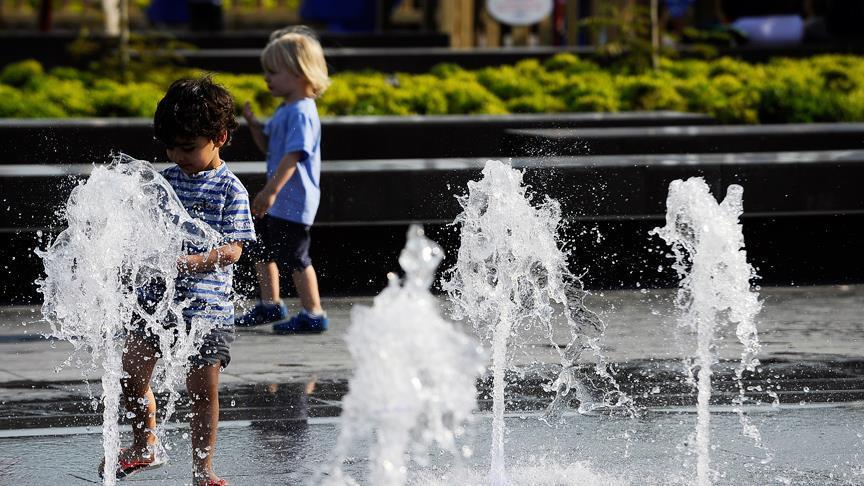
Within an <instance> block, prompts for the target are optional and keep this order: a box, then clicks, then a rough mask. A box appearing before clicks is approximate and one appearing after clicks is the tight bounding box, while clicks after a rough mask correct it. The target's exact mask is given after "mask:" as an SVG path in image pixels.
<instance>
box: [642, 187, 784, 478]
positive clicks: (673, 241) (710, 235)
mask: <svg viewBox="0 0 864 486" xmlns="http://www.w3.org/2000/svg"><path fill="white" fill-rule="evenodd" d="M743 193H744V189H743V188H742V187H741V186H738V185H734V184H733V185H730V186H729V188H728V189H727V191H726V198H725V199H724V200H723V202H721V203H720V204H718V203H717V201H716V199H714V196H713V195H711V192H710V190H709V188H708V185H707V184H706V183H705V181H704V180H703V179H702V178H701V177H693V178H690V179H688V180H686V181H681V180H676V181H673V182H672V183H671V184H670V185H669V195H668V197H667V199H666V226H664V227H662V228H654V229H653V230H652V231H651V234H655V235H658V236H659V237H661V238H662V239H663V240H664V241H666V243H667V244H668V245H669V246H670V247H671V248H672V255H673V256H674V258H675V263H674V264H673V267H674V268H675V270H676V271H677V272H678V275H679V276H680V277H681V282H680V286H679V289H678V294H677V296H676V299H675V303H676V306H677V307H678V308H679V309H680V311H681V318H680V322H681V324H682V325H685V326H687V327H689V328H690V329H692V330H693V331H694V332H695V333H696V342H697V350H696V356H695V358H694V359H693V362H692V364H691V365H690V366H689V367H688V376H689V378H690V380H691V382H692V381H693V379H694V378H693V374H694V371H696V370H698V374H697V377H696V381H697V387H698V404H697V410H698V412H697V425H696V455H697V463H696V475H697V483H698V484H699V486H707V485H710V484H711V483H712V478H711V474H712V472H711V468H710V456H709V451H710V445H711V438H710V413H709V410H708V404H709V401H710V399H711V374H712V371H711V367H712V365H714V363H716V361H717V358H716V356H715V347H716V338H717V333H718V331H719V329H720V328H721V326H724V325H729V324H733V323H734V324H736V330H735V334H736V336H737V337H738V340H739V341H740V342H741V344H742V345H743V351H742V353H741V362H740V364H739V366H738V369H737V370H736V378H737V379H738V389H739V397H738V400H737V403H738V405H739V407H737V408H738V413H739V417H740V419H741V423H742V425H743V426H744V433H745V435H747V436H748V437H750V438H751V439H753V440H754V441H756V445H757V446H758V447H760V448H763V447H762V444H761V438H760V436H759V431H758V430H757V429H756V427H755V426H753V425H752V424H751V423H750V422H749V420H748V419H747V418H746V417H745V416H744V414H743V411H742V410H741V408H740V405H741V404H743V402H744V398H745V397H744V389H743V385H742V384H741V377H742V375H743V373H744V371H745V370H749V371H753V370H755V367H756V366H757V365H758V364H759V361H758V360H757V359H756V355H757V353H758V352H759V347H760V345H759V337H758V335H757V333H756V326H755V324H754V319H755V317H756V315H757V314H758V313H759V311H760V309H761V307H762V304H761V302H760V301H759V295H758V293H757V292H755V291H754V290H751V287H750V281H751V279H754V278H756V272H755V271H754V269H753V267H751V266H750V264H749V263H747V252H746V251H745V250H744V235H743V233H742V232H741V224H740V223H739V222H738V218H739V217H740V216H741V213H742V212H743V201H742V195H743ZM763 449H764V448H763ZM769 457H770V455H769Z"/></svg>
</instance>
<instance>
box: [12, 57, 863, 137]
mask: <svg viewBox="0 0 864 486" xmlns="http://www.w3.org/2000/svg"><path fill="white" fill-rule="evenodd" d="M630 71H631V70H625V69H620V70H616V69H614V68H600V67H599V66H598V65H597V64H595V63H594V62H592V61H589V60H585V59H581V58H579V57H577V56H575V55H573V54H569V53H562V54H557V55H555V56H554V57H552V58H550V59H548V60H546V61H545V62H543V63H541V62H539V61H537V60H536V59H528V60H524V61H520V62H518V63H516V64H514V65H509V66H500V67H488V68H483V69H479V70H465V69H462V68H461V67H459V66H457V65H454V64H439V65H437V66H435V67H434V68H432V70H431V71H430V73H428V74H419V75H414V74H403V73H397V74H394V75H385V74H382V73H379V72H371V71H366V72H345V73H340V74H337V75H335V76H334V77H333V82H332V84H331V86H330V88H329V89H328V91H327V92H326V93H325V94H324V95H323V96H322V97H321V98H320V99H319V100H318V107H319V110H320V112H321V114H322V115H411V114H421V115H429V114H448V113H452V114H505V113H557V112H563V111H575V112H579V111H598V112H599V111H606V112H614V111H619V110H622V109H623V110H676V111H691V112H698V113H706V114H709V115H711V116H713V117H715V118H717V119H718V120H719V121H720V122H723V123H760V122H762V123H783V122H821V121H862V120H864V58H861V57H858V56H850V55H825V56H816V57H813V58H810V59H799V60H792V59H776V60H773V61H771V62H769V63H767V64H749V63H746V62H743V61H740V60H736V59H731V58H721V59H716V60H713V61H704V60H695V59H687V60H670V59H662V60H661V62H660V66H659V68H658V69H657V70H654V71H647V72H644V73H642V74H630ZM205 74H206V73H205V72H203V71H201V70H197V69H189V68H170V69H157V70H150V71H146V72H140V73H138V74H137V77H136V78H135V79H134V80H132V81H130V82H128V83H127V84H122V83H120V82H118V81H115V80H111V79H108V78H105V77H103V76H100V75H97V74H95V73H94V72H88V71H79V70H76V69H72V68H66V67H61V68H54V69H52V70H50V71H49V72H47V73H46V72H45V71H44V69H43V68H42V66H41V65H40V64H39V63H38V62H36V61H33V60H29V61H23V62H19V63H14V64H10V65H8V66H6V67H5V68H3V69H2V71H0V117H21V118H46V117H84V116H109V117H110V116H115V117H129V116H134V117H150V116H152V115H153V112H154V110H155V107H156V103H157V102H158V100H159V99H160V98H161V96H162V95H163V93H164V91H165V89H166V88H167V87H168V85H170V83H171V82H173V81H174V80H175V79H178V78H181V77H198V76H202V75H205ZM214 79H215V80H216V81H217V82H219V83H221V84H223V85H224V86H225V87H226V88H228V90H229V91H231V93H232V94H233V95H234V97H235V101H236V105H235V109H236V110H237V113H238V115H239V114H240V112H241V110H242V106H243V104H244V103H245V102H247V101H249V102H250V103H251V104H252V107H253V109H254V110H255V111H256V113H258V114H259V115H262V116H266V115H268V114H270V113H272V111H273V110H274V109H275V108H276V106H277V105H278V103H279V102H280V100H278V99H275V98H273V97H272V96H271V95H270V93H269V91H268V90H267V86H266V83H265V82H264V80H263V78H262V77H261V76H260V75H248V74H230V73H217V74H215V75H214Z"/></svg>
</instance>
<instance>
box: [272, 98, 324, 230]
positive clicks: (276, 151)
mask: <svg viewBox="0 0 864 486" xmlns="http://www.w3.org/2000/svg"><path fill="white" fill-rule="evenodd" d="M264 134H265V135H267V136H268V137H269V139H268V141H267V178H268V179H269V178H271V177H273V174H274V173H275V172H276V168H277V167H279V162H280V161H281V160H282V157H284V156H285V154H288V153H290V152H302V155H300V160H299V161H298V162H297V170H296V171H295V172H294V175H292V176H291V178H290V179H288V182H286V183H285V186H284V187H282V190H281V191H279V194H277V195H276V202H275V203H273V206H272V207H271V208H270V210H269V211H267V214H269V215H270V216H274V217H276V218H280V219H284V220H287V221H292V222H295V223H301V224H304V225H307V226H312V223H313V222H314V221H315V213H317V212H318V203H319V202H320V201H321V188H320V185H319V183H320V179H321V121H320V120H319V119H318V108H317V107H316V106H315V100H313V99H312V98H304V99H302V100H300V101H296V102H294V103H290V104H284V103H283V104H282V105H280V106H279V108H277V109H276V113H274V114H273V117H272V118H270V121H268V122H267V124H266V125H264Z"/></svg>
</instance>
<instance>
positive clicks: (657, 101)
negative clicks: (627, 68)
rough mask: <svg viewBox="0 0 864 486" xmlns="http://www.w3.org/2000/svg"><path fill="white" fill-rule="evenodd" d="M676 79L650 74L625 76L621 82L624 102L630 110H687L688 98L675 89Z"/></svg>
mask: <svg viewBox="0 0 864 486" xmlns="http://www.w3.org/2000/svg"><path fill="white" fill-rule="evenodd" d="M675 86H676V83H675V79H674V78H672V77H668V76H667V77H664V78H659V77H655V76H653V75H650V74H646V75H639V76H632V77H628V78H625V79H623V80H622V81H621V83H620V90H621V100H622V104H623V105H624V106H625V107H626V108H627V109H630V110H674V111H685V110H686V109H687V100H685V99H684V97H682V96H681V95H680V94H679V93H678V91H676V89H675Z"/></svg>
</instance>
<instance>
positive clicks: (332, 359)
mask: <svg viewBox="0 0 864 486" xmlns="http://www.w3.org/2000/svg"><path fill="white" fill-rule="evenodd" d="M673 296H674V292H673V291H670V290H643V291H638V290H637V291H607V292H598V293H596V294H595V295H592V296H591V297H590V298H589V299H588V300H587V301H586V303H587V304H588V305H589V307H591V308H592V309H594V310H596V311H597V312H598V313H599V314H600V315H601V316H602V318H603V320H604V321H605V322H606V324H607V330H606V334H605V337H604V339H603V341H602V343H603V349H604V353H605V355H606V356H607V358H608V360H609V362H610V363H611V364H612V370H613V375H614V376H615V378H616V379H617V381H618V383H619V384H620V386H621V388H622V390H624V391H625V392H626V393H628V394H629V395H630V396H632V397H633V398H634V400H635V401H636V403H637V404H638V405H639V406H640V407H645V410H644V414H643V415H642V417H641V418H639V419H637V420H635V421H634V420H632V419H624V418H620V417H619V418H614V417H608V416H607V417H605V418H603V417H591V418H586V417H583V416H579V415H572V414H571V415H569V416H568V418H567V419H566V421H567V422H568V423H569V424H570V426H572V427H575V428H573V429H568V428H567V427H568V425H566V424H565V425H564V426H562V427H558V428H553V429H549V428H548V427H546V426H545V425H542V424H540V422H538V421H536V420H531V419H530V418H531V417H532V416H534V417H536V411H538V410H541V409H542V408H543V407H544V406H545V405H546V404H547V403H548V400H549V394H548V393H546V392H544V391H543V390H542V384H543V380H544V378H546V377H548V376H550V374H551V373H553V372H554V371H555V370H556V369H557V368H556V367H555V364H556V363H557V352H556V348H557V347H559V346H561V345H564V344H566V342H567V337H568V335H567V332H566V329H564V328H563V327H562V326H558V328H556V332H555V335H554V336H553V337H552V339H551V340H550V339H549V338H548V337H546V336H540V335H523V336H522V337H520V338H519V339H518V341H519V344H520V345H521V346H520V347H519V350H518V351H516V352H514V361H515V362H516V363H518V364H520V365H522V366H521V367H520V370H521V373H520V374H519V376H515V375H514V377H513V378H514V380H513V383H514V384H513V385H511V386H510V387H509V388H508V400H509V403H508V410H511V411H514V413H515V414H516V415H520V414H522V415H523V416H524V417H523V418H522V419H519V418H518V417H513V418H511V419H508V420H510V422H511V424H510V425H509V427H510V428H511V430H512V437H511V438H510V441H511V442H513V443H514V444H518V445H517V446H516V447H515V448H516V451H514V452H512V454H513V457H512V461H513V462H519V461H522V462H521V463H520V464H522V466H520V467H523V469H524V470H523V472H525V474H527V475H528V476H531V474H532V473H531V471H532V469H531V468H532V467H534V466H532V465H531V464H532V463H531V460H530V458H531V457H534V458H535V459H536V461H535V462H538V461H539V463H540V464H541V466H542V464H547V463H548V461H550V460H555V461H558V462H557V463H558V464H564V465H566V467H564V466H562V468H561V469H560V470H562V471H564V472H566V473H567V474H570V473H573V471H572V468H573V467H576V466H574V465H578V464H581V462H580V461H582V460H583V459H584V460H587V461H589V462H590V463H591V464H594V466H592V467H594V468H595V469H596V468H599V470H601V471H600V472H601V473H602V474H606V476H603V477H605V478H606V479H609V478H612V477H623V478H624V480H625V482H631V483H632V484H639V481H636V482H633V481H634V477H632V475H633V474H634V473H633V472H632V471H633V470H634V468H635V469H638V470H639V471H641V473H642V474H644V475H645V476H644V478H646V479H645V481H644V482H643V483H642V484H689V483H690V482H692V477H690V476H688V474H689V472H688V471H691V470H692V467H690V466H692V464H690V463H692V461H693V457H692V456H691V455H690V454H689V452H688V451H689V447H688V446H687V442H688V440H690V435H689V434H690V433H691V432H692V426H693V421H694V420H695V415H694V414H693V413H692V412H693V409H692V404H693V403H694V399H695V395H694V390H693V388H692V386H690V385H689V384H688V383H687V382H686V380H685V379H684V373H683V369H684V367H683V364H682V357H684V356H688V355H689V354H691V352H692V349H693V344H692V339H693V336H692V333H690V332H689V331H688V330H687V329H686V328H684V327H682V326H679V325H678V323H677V322H676V315H677V313H676V311H675V309H674V308H673V306H672V304H671V300H672V297H673ZM761 296H762V298H763V302H764V308H763V311H762V313H761V314H760V315H759V318H758V322H757V326H758V329H759V334H760V338H761V341H762V343H763V348H762V351H761V353H760V355H759V357H760V359H761V361H762V365H761V366H760V368H759V370H758V371H757V372H755V373H751V374H748V375H745V386H746V387H747V388H748V396H749V397H750V398H751V399H752V400H753V402H754V403H761V405H759V404H757V405H754V406H753V407H754V408H753V411H754V417H757V421H759V422H760V424H761V426H762V427H763V428H764V429H765V430H766V433H767V435H766V437H767V438H770V440H771V444H770V447H771V448H772V450H775V451H777V456H778V458H781V459H780V460H777V461H774V462H772V463H771V464H770V465H766V466H758V464H760V460H761V459H760V456H759V454H760V453H761V452H760V451H759V450H755V449H754V448H753V447H752V444H749V443H748V442H746V440H745V439H743V438H742V437H740V434H737V433H736V432H735V431H736V430H737V429H736V426H735V425H734V424H735V423H737V418H735V417H734V415H729V414H728V413H726V412H729V410H730V409H729V407H728V404H729V403H731V400H732V399H733V398H734V397H735V396H737V385H736V384H735V383H734V382H733V380H732V376H733V370H734V363H733V362H731V361H728V360H733V359H735V358H737V356H738V354H739V353H740V348H739V346H737V345H736V342H735V338H734V333H731V332H730V331H731V330H729V329H726V330H725V332H724V334H725V336H726V337H725V339H724V340H723V342H722V343H721V346H720V349H719V352H720V356H721V357H722V358H723V361H721V363H720V364H719V365H717V366H716V368H715V370H716V375H715V380H714V382H713V385H714V395H713V401H712V403H713V404H714V406H715V411H716V414H717V417H718V418H717V419H716V420H715V421H714V422H712V423H716V424H719V425H716V427H718V430H717V437H726V438H725V439H723V440H722V441H719V442H718V444H719V445H718V449H717V457H718V460H719V461H720V462H719V464H721V465H722V466H721V467H720V468H719V469H724V468H725V469H727V473H726V474H727V475H726V476H724V477H720V478H718V481H717V483H716V484H813V485H816V484H861V483H864V478H862V476H861V471H864V468H862V462H861V457H860V452H861V447H862V442H861V437H862V434H864V428H862V424H864V413H862V410H864V408H862V404H864V347H862V346H861V343H862V336H864V314H862V313H861V309H862V308H864V286H824V287H805V288H769V289H763V290H762V291H761ZM370 303H371V298H342V299H329V300H327V301H326V302H325V306H326V308H327V309H328V311H329V314H330V326H331V327H330V330H329V331H328V332H327V333H325V334H322V335H295V336H279V335H274V334H272V333H271V332H270V331H269V329H268V328H267V327H259V328H253V329H241V330H239V336H238V339H237V341H236V342H235V344H234V346H233V348H232V355H233V358H232V363H231V365H230V366H229V368H228V369H227V370H226V371H225V372H224V373H223V375H222V388H221V396H220V401H221V402H222V403H221V405H222V409H221V420H222V422H221V426H220V427H221V428H223V429H224V430H223V431H222V432H220V444H225V446H224V447H223V448H222V449H220V452H219V456H217V464H218V463H220V457H221V461H222V462H221V463H222V464H225V463H226V462H227V463H228V465H227V466H224V467H223V471H225V472H226V475H227V476H228V477H229V478H230V479H232V482H233V484H299V483H301V482H302V481H303V480H305V479H308V477H309V476H310V475H311V474H312V471H314V470H317V468H320V467H321V466H322V465H323V464H324V462H325V461H326V458H327V457H328V454H329V449H330V448H331V447H332V446H333V443H334V441H335V437H336V433H337V432H336V431H337V429H336V424H337V422H336V419H335V417H336V416H338V414H339V412H340V400H341V398H342V397H343V396H344V394H345V393H346V392H347V380H348V379H349V378H350V376H351V372H352V362H351V358H350V356H349V354H348V351H347V348H346V345H345V342H344V340H343V337H344V335H345V331H346V329H347V327H348V325H349V323H350V312H351V308H352V307H353V306H355V305H369V304H370ZM290 304H291V305H292V308H296V302H291V303H290ZM442 307H444V302H443V299H442ZM48 330H49V328H48V326H47V325H46V324H45V323H44V322H41V320H40V318H39V309H38V308H31V307H6V308H2V309H0V404H2V407H0V484H6V483H7V481H12V482H11V483H9V484H47V483H48V482H50V481H53V480H56V479H58V478H60V477H64V478H66V479H67V480H69V481H71V482H72V483H71V484H88V483H94V482H98V479H97V478H96V477H95V474H93V463H94V460H93V458H92V457H90V455H91V454H86V455H83V456H82V455H80V454H79V453H80V451H81V450H92V449H96V448H97V447H98V444H99V441H100V435H99V434H98V432H99V427H98V425H99V424H100V423H101V410H99V409H98V403H97V402H93V401H92V399H91V398H89V397H90V396H97V397H98V395H99V393H100V389H99V374H98V372H96V371H90V372H87V373H85V376H86V378H87V380H88V383H86V384H85V382H84V379H83V378H82V374H81V371H80V370H79V369H77V368H76V367H75V366H66V367H61V365H63V364H64V362H65V361H67V359H68V358H69V355H70V352H71V350H72V347H71V346H70V345H69V344H68V343H63V342H53V341H51V340H47V339H45V338H44V337H43V336H42V334H43V333H46V332H47V331H48ZM589 366H590V364H589V363H587V362H586V363H583V365H582V367H583V368H584V369H585V370H587V369H588V368H589ZM488 394H489V380H488V378H484V379H481V380H479V381H478V409H479V411H478V414H477V417H476V423H475V425H474V426H472V427H473V429H471V430H474V432H470V430H469V434H468V437H467V438H466V439H465V440H466V441H467V443H468V445H466V446H465V447H468V448H469V450H470V449H472V448H473V449H474V450H477V454H476V455H475V456H474V457H472V458H470V460H469V459H464V458H463V459H464V460H463V459H459V460H455V462H454V461H453V460H451V459H453V458H451V459H446V458H443V459H442V456H435V457H433V460H432V464H431V465H426V466H423V467H420V468H419V469H418V468H415V469H413V471H414V473H412V474H420V475H421V476H422V474H424V471H425V473H428V474H431V476H429V477H430V478H431V477H434V478H439V479H440V478H442V477H449V478H450V482H451V483H453V482H454V481H455V483H458V484H472V481H474V479H477V478H481V479H482V478H483V477H484V476H483V473H482V469H483V466H482V464H484V461H487V460H488V458H486V457H485V456H484V454H485V452H486V451H485V450H484V448H485V447H486V445H485V444H486V440H487V439H486V432H485V431H486V429H488V424H487V423H486V421H488V419H489V416H488V414H487V413H486V411H488V410H489V408H490V406H491V405H490V401H489V399H488ZM159 399H160V400H161V399H163V397H159ZM772 403H773V405H772ZM93 405H97V407H96V408H94V407H93ZM185 410H186V407H185V404H184V403H182V402H181V403H180V407H179V410H178V414H177V417H183V415H184V414H185ZM760 417H761V418H760ZM526 420H527V422H526ZM526 424H527V425H526ZM526 427H527V428H526ZM126 429H127V427H124V428H123V430H126ZM469 429H470V428H469ZM172 430H173V431H172V432H171V437H172V438H171V439H169V440H170V441H171V442H173V443H174V445H175V446H176V447H175V451H174V452H173V453H172V456H173V457H174V459H175V460H174V461H173V462H172V465H171V466H170V467H168V468H166V469H163V470H162V472H159V473H157V472H155V471H154V472H153V473H147V474H146V475H142V476H141V477H140V478H138V479H137V480H136V481H133V484H183V483H184V482H186V481H188V479H187V478H186V470H187V468H188V462H189V458H188V454H189V452H188V450H187V447H186V445H185V444H186V442H187V440H188V439H187V437H188V429H187V428H186V426H185V424H184V423H183V420H182V419H178V422H177V423H176V424H172ZM568 430H569V431H568ZM541 431H542V433H541ZM184 434H186V435H184ZM550 434H551V435H550ZM549 437H555V439H554V440H551V439H549ZM801 437H805V438H806V439H807V440H806V441H803V442H802V441H801V440H800V439H801ZM577 439H578V440H577ZM574 440H576V441H577V442H573V441H574ZM766 440H767V439H766ZM724 441H725V442H724ZM549 447H551V449H549ZM535 449H536V451H540V452H537V454H535V452H536V451H535ZM74 451H78V452H79V453H76V452H74ZM31 452H32V453H34V454H36V455H38V456H39V457H40V458H43V457H45V454H47V455H48V457H51V458H52V459H50V460H47V462H46V460H45V459H39V460H38V461H35V462H34V460H33V459H32V458H31V457H30V453H31ZM37 452H38V454H37ZM538 458H539V459H538ZM610 458H611V459H610ZM541 459H542V460H541ZM352 461H354V462H352V463H350V464H348V465H347V466H346V467H347V469H348V470H355V471H357V472H358V474H360V475H361V476H362V470H365V467H366V466H367V465H368V464H367V463H366V462H365V459H363V455H362V452H361V453H359V454H358V455H357V457H356V458H355V459H353V460H352ZM436 461H437V462H436ZM460 461H462V462H466V464H467V466H466V469H465V471H462V472H459V473H458V474H457V473H455V472H453V467H455V466H453V464H458V463H460ZM672 463H674V464H675V466H674V467H672ZM435 464H438V466H435ZM472 464H473V465H472ZM478 464H481V466H477V465H478ZM688 464H690V466H688ZM451 466H452V467H451ZM436 467H437V469H436ZM52 468H58V469H61V470H62V472H58V471H56V470H52ZM430 468H431V469H430ZM541 469H542V467H541ZM547 469H548V468H547ZM429 471H432V472H431V473H430V472H429ZM448 471H449V472H448ZM466 471H467V472H466ZM472 471H473V472H472ZM478 471H481V472H478ZM514 471H515V470H514ZM526 471H527V472H526ZM568 471H569V472H568ZM670 471H672V472H670ZM583 473H584V471H582V472H579V474H583ZM673 473H674V474H673ZM448 474H450V476H447V475H448ZM453 474H457V476H456V479H455V480H454V479H453V476H452V475H453ZM459 474H461V476H459ZM573 474H576V473H573ZM586 474H587V473H586ZM670 474H672V475H671V476H670ZM466 475H467V476H466ZM472 475H473V476H472ZM577 476H578V474H577ZM626 476H631V477H629V479H628V478H627V477H626ZM418 477H419V476H418ZM586 477H587V476H586ZM471 478H474V479H471ZM415 479H416V478H415ZM427 479H428V478H427ZM130 480H131V479H130ZM859 480H860V481H859ZM417 481H418V482H416V484H436V481H438V479H436V480H434V481H433V480H432V479H428V480H426V479H423V480H419V479H418V480H417ZM610 481H611V479H610ZM856 481H858V482H856ZM478 482H481V483H482V482H483V481H482V480H478ZM583 482H584V484H591V481H589V480H586V481H583ZM526 484H527V483H526ZM538 484H547V483H538ZM548 484H571V483H569V482H567V481H564V482H563V483H561V482H558V483H556V482H555V481H554V480H551V482H550V483H548ZM600 484H603V481H601V482H600Z"/></svg>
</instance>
